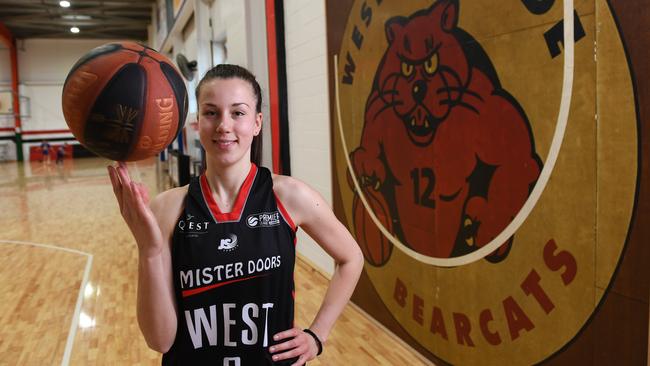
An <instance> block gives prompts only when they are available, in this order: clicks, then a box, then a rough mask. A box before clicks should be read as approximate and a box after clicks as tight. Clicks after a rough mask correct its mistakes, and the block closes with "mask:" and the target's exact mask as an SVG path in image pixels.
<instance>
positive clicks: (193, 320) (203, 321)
mask: <svg viewBox="0 0 650 366" xmlns="http://www.w3.org/2000/svg"><path fill="white" fill-rule="evenodd" d="M217 307H219V308H220V309H219V311H217ZM238 307H239V304H235V303H224V304H220V305H210V306H208V307H205V308H198V309H194V310H192V311H190V310H185V311H184V315H185V323H186V326H187V330H188V333H189V335H190V338H191V340H192V346H194V349H198V348H203V347H206V346H224V347H233V348H234V347H239V346H242V345H246V346H251V345H255V344H259V343H262V346H263V347H267V346H268V344H269V329H268V326H269V322H268V319H269V315H270V314H269V313H270V312H271V309H273V303H272V302H265V303H262V304H259V305H258V304H256V303H248V304H245V305H243V306H241V308H239V309H238ZM237 323H240V324H242V325H244V326H243V327H242V329H241V330H240V331H239V332H238V333H239V334H236V335H235V332H236V329H239V328H240V327H238V326H237ZM218 335H219V336H220V337H218ZM206 338H207V341H208V342H207V344H205V343H204V341H205V340H206ZM224 362H225V360H224Z"/></svg>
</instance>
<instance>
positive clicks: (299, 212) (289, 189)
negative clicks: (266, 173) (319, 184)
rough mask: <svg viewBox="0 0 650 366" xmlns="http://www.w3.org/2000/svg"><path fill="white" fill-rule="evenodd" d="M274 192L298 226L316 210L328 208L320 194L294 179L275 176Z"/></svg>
mask: <svg viewBox="0 0 650 366" xmlns="http://www.w3.org/2000/svg"><path fill="white" fill-rule="evenodd" d="M273 191H274V192H275V194H276V195H277V197H278V199H279V200H280V202H282V205H283V206H284V207H285V208H286V209H287V210H288V211H289V213H290V215H291V217H292V218H293V220H294V222H295V223H296V225H298V226H300V223H301V222H303V221H304V220H305V219H306V218H307V217H309V216H310V214H312V213H313V212H314V209H319V208H323V207H327V203H326V202H325V199H324V198H323V197H322V196H321V195H320V193H318V192H317V191H316V190H315V189H313V188H311V187H310V186H309V185H308V184H307V183H305V182H303V181H301V180H299V179H297V178H294V177H289V176H286V175H276V174H274V175H273Z"/></svg>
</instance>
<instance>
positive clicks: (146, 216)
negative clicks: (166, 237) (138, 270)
mask: <svg viewBox="0 0 650 366" xmlns="http://www.w3.org/2000/svg"><path fill="white" fill-rule="evenodd" d="M108 175H109V177H110V178H111V184H112V185H113V193H115V198H117V203H118V204H119V206H120V213H121V214H122V217H123V218H124V221H125V222H126V224H127V225H128V226H129V229H130V230H131V233H132V234H133V236H134V237H135V241H136V242H137V244H138V250H139V252H140V255H141V256H142V255H144V256H145V257H153V256H156V255H158V254H160V253H161V251H162V248H163V245H164V244H163V243H164V241H163V235H162V232H161V230H160V226H159V225H158V221H157V220H156V217H155V216H154V214H153V212H152V211H151V209H150V208H149V192H148V191H147V188H146V187H145V186H144V185H143V184H142V183H136V182H134V181H133V180H131V177H130V176H129V171H128V169H127V167H126V163H124V162H119V163H118V166H117V168H116V167H114V166H108Z"/></svg>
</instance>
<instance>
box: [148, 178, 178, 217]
mask: <svg viewBox="0 0 650 366" xmlns="http://www.w3.org/2000/svg"><path fill="white" fill-rule="evenodd" d="M187 190H188V186H187V185H185V186H182V187H175V188H171V189H168V190H166V191H163V192H161V193H159V194H158V195H157V196H156V197H155V198H154V199H152V200H151V202H150V203H149V207H151V211H153V213H154V215H155V216H156V217H157V218H158V219H159V220H160V219H161V218H163V219H164V218H167V219H173V220H175V219H176V218H178V215H180V211H181V210H182V209H183V202H184V201H185V196H186V195H187Z"/></svg>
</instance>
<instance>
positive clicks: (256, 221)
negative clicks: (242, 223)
mask: <svg viewBox="0 0 650 366" xmlns="http://www.w3.org/2000/svg"><path fill="white" fill-rule="evenodd" d="M246 225H247V226H248V227H249V228H251V229H254V228H258V227H272V226H278V225H280V213H279V212H278V211H275V212H261V213H256V214H252V215H248V218H246Z"/></svg>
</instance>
